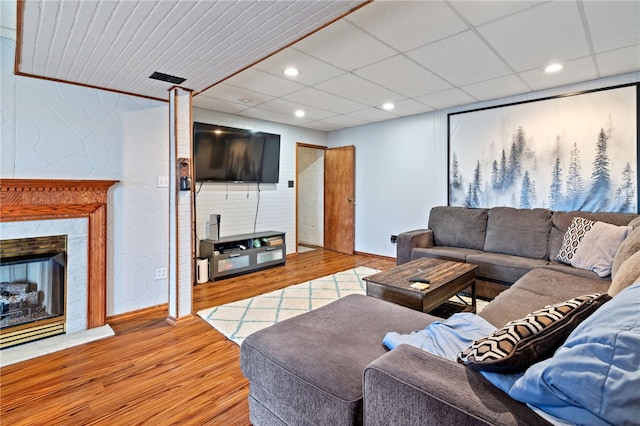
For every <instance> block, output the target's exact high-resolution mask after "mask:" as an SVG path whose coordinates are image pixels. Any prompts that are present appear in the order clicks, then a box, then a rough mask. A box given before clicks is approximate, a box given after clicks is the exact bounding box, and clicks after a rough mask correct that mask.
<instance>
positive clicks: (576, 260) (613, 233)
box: [571, 222, 631, 277]
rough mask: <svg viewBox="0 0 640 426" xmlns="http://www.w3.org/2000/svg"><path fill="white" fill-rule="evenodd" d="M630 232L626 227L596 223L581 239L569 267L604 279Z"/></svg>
mask: <svg viewBox="0 0 640 426" xmlns="http://www.w3.org/2000/svg"><path fill="white" fill-rule="evenodd" d="M630 230H631V228H630V227H628V226H616V225H611V224H610V223H605V222H596V223H595V224H594V225H593V227H591V229H590V230H589V231H587V233H586V234H585V235H584V237H583V238H582V241H580V244H578V248H577V250H576V252H575V254H574V255H573V258H572V259H571V266H573V267H575V268H581V269H588V270H590V271H593V272H595V273H596V274H598V276H599V277H606V276H607V275H609V274H610V273H611V267H612V265H613V257H614V256H615V254H616V252H617V251H618V247H620V244H622V242H623V241H624V239H625V238H626V236H627V234H628V233H629V231H630Z"/></svg>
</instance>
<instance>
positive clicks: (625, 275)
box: [607, 251, 640, 296]
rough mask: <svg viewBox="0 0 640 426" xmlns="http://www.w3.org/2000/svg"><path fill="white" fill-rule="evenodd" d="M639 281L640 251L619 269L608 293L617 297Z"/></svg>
mask: <svg viewBox="0 0 640 426" xmlns="http://www.w3.org/2000/svg"><path fill="white" fill-rule="evenodd" d="M638 280H640V251H638V252H636V253H635V254H634V255H633V256H631V257H630V258H628V259H627V260H626V261H625V262H624V263H623V264H622V266H621V267H620V269H618V273H617V274H616V276H615V277H614V278H613V280H612V281H611V286H610V287H609V290H607V293H609V294H610V295H611V296H615V295H616V294H618V293H620V292H621V291H622V290H624V289H625V288H627V287H629V286H630V285H631V284H633V283H634V282H636V281H638Z"/></svg>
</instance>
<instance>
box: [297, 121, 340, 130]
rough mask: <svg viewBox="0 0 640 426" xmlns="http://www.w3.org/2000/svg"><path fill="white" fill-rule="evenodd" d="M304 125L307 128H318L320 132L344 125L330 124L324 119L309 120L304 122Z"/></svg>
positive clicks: (337, 128)
mask: <svg viewBox="0 0 640 426" xmlns="http://www.w3.org/2000/svg"><path fill="white" fill-rule="evenodd" d="M305 127H307V128H309V129H314V130H319V131H321V132H332V131H334V130H339V129H341V128H343V127H344V126H341V125H340V126H339V125H337V124H330V123H327V122H324V121H310V122H308V123H307V124H305Z"/></svg>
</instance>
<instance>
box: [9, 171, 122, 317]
mask: <svg viewBox="0 0 640 426" xmlns="http://www.w3.org/2000/svg"><path fill="white" fill-rule="evenodd" d="M117 182H118V181H117V180H49V179H0V222H18V221H25V220H46V219H63V218H80V217H86V218H87V219H88V238H89V241H88V251H89V252H88V272H87V280H88V281H87V282H88V289H87V290H88V291H87V294H88V307H89V308H88V315H87V328H94V327H100V326H102V325H104V324H105V321H106V316H107V191H108V190H109V188H110V187H111V186H112V185H114V184H115V183H117Z"/></svg>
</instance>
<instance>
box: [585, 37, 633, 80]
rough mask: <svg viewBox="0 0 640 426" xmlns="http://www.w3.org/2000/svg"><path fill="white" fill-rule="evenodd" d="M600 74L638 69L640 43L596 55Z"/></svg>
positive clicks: (604, 75) (609, 74)
mask: <svg viewBox="0 0 640 426" xmlns="http://www.w3.org/2000/svg"><path fill="white" fill-rule="evenodd" d="M596 60H597V61H598V68H599V70H600V75H601V76H603V77H608V76H612V75H616V74H625V73H628V72H634V71H637V70H639V69H640V44H636V45H634V46H629V47H625V48H622V49H617V50H611V51H609V52H604V53H599V54H597V55H596Z"/></svg>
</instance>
